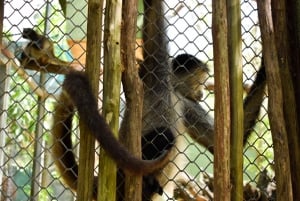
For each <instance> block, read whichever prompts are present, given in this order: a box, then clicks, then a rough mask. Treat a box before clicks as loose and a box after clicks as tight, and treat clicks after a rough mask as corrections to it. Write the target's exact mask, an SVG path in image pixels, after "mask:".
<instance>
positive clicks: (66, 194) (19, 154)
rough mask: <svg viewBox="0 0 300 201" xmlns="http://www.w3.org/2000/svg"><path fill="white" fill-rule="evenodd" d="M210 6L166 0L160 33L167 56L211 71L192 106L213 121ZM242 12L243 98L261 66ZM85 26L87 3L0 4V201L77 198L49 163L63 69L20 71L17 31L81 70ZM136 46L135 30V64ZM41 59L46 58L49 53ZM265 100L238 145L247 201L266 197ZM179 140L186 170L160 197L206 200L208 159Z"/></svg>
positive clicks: (250, 18) (249, 9)
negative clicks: (189, 59) (44, 41)
mask: <svg viewBox="0 0 300 201" xmlns="http://www.w3.org/2000/svg"><path fill="white" fill-rule="evenodd" d="M141 2H142V1H140V2H139V3H141ZM211 3H212V2H211V0H186V1H179V0H178V1H168V0H166V1H165V2H164V17H165V20H166V24H167V26H166V28H165V29H162V31H164V32H165V33H166V35H167V38H168V53H169V55H170V58H174V57H175V56H176V55H180V54H184V53H188V54H190V55H193V56H195V57H197V58H198V59H200V60H201V61H202V62H203V63H205V64H207V66H208V68H209V69H210V71H209V72H208V76H207V79H206V80H205V83H201V84H204V86H205V87H204V88H205V89H204V94H203V96H202V99H201V101H199V103H198V104H199V105H201V107H202V108H203V109H204V110H205V111H206V113H205V115H204V116H203V117H202V118H210V120H213V116H214V89H213V88H214V86H213V48H212V33H211V17H212V8H211ZM241 8H242V13H241V15H242V27H241V31H242V55H243V58H242V61H243V81H244V89H245V96H246V95H247V92H248V90H249V88H250V87H251V86H252V84H253V82H254V80H255V77H256V72H257V71H258V69H259V68H260V65H261V50H262V46H261V37H260V30H259V26H258V16H257V9H256V2H255V1H248V0H245V1H242V2H241ZM63 10H64V11H65V13H64V11H63ZM139 12H141V15H139V16H138V21H137V26H138V28H141V27H142V24H143V17H142V12H143V7H142V6H141V5H139ZM86 22H87V1H81V0H73V1H66V4H65V5H64V6H62V4H60V3H59V1H58V0H50V1H18V0H5V1H4V22H3V23H4V25H3V35H2V37H3V43H2V52H1V64H0V65H1V68H0V74H1V76H0V94H1V95H0V106H1V110H0V111H1V112H0V115H1V116H0V118H1V119H0V120H1V121H0V123H1V130H0V132H1V135H0V149H1V150H0V181H1V183H2V185H1V187H0V192H1V194H0V196H1V200H20V201H23V200H65V201H67V200H75V199H76V194H75V193H74V192H72V191H71V190H70V189H69V188H68V187H67V186H66V185H65V184H64V183H63V181H62V179H61V176H60V174H59V173H58V171H57V169H56V167H55V164H54V160H53V158H52V157H51V156H52V152H51V147H52V141H51V127H52V118H53V112H54V105H55V103H56V102H57V96H58V94H60V92H61V84H62V82H63V80H64V74H65V72H64V70H62V69H58V70H54V71H53V72H52V71H50V72H48V69H47V68H45V67H41V68H39V67H36V66H37V65H38V62H36V61H35V60H31V61H30V62H31V64H30V65H28V66H27V67H26V68H24V66H22V65H23V63H22V62H20V61H21V60H22V57H23V56H24V55H22V51H23V50H24V48H25V47H26V45H27V44H28V40H27V39H26V37H25V38H24V35H23V36H22V33H23V32H24V29H26V28H32V29H34V30H35V31H36V32H38V33H39V34H41V35H45V36H47V37H48V38H49V39H50V40H51V41H53V44H54V50H53V52H54V55H55V57H56V58H57V60H56V62H58V63H59V62H62V61H64V62H62V63H59V64H61V65H67V64H68V65H70V68H73V69H76V70H82V69H83V68H84V65H85V50H86V30H87V23H86ZM141 41H142V40H141V29H138V32H137V40H136V42H137V49H136V57H137V60H139V61H140V60H143V59H146V58H143V55H142V50H141V48H142V47H141V44H142V42H141ZM44 54H52V53H51V51H49V52H46V53H44ZM50 56H51V55H50ZM99 59H100V58H99ZM45 62H46V63H47V62H49V61H45ZM54 64H55V63H54ZM101 68H102V66H101ZM100 83H102V80H100ZM100 86H101V84H100ZM266 98H267V96H265V97H264V99H263V102H262V105H261V110H260V114H259V117H258V118H257V120H256V124H255V127H254V129H253V132H252V133H251V136H250V138H249V139H248V141H247V142H246V144H245V146H244V170H243V171H244V183H245V192H246V194H244V196H245V199H247V200H259V199H260V198H261V197H262V195H263V194H264V195H267V197H268V199H269V200H272V199H273V197H272V187H273V188H274V186H272V185H274V182H273V178H274V170H273V149H272V139H271V134H270V126H269V120H268V115H267V105H266V104H267V101H266ZM99 100H100V102H101V100H102V90H100V92H99ZM153 102H154V101H153ZM124 107H125V98H124V95H123V94H122V95H121V109H120V118H121V120H122V114H123V113H124ZM199 118H200V117H199ZM73 121H74V125H75V126H73V128H72V131H73V133H74V135H73V141H74V144H75V147H74V151H75V153H78V143H79V138H78V134H77V133H78V130H79V129H78V128H77V127H78V126H76V125H78V119H77V118H75V119H74V120H73ZM190 126H195V125H190ZM181 134H182V136H183V138H181V139H182V140H183V141H184V144H185V146H184V148H182V147H181V148H178V157H179V156H180V157H181V158H182V159H183V160H184V161H185V165H184V166H176V164H175V169H176V173H175V174H174V177H170V178H168V180H169V181H171V182H175V183H176V185H175V187H174V188H173V189H171V192H167V191H166V192H165V193H164V194H163V196H162V197H161V198H162V200H173V199H174V200H212V199H213V189H212V186H211V185H212V180H213V177H212V175H213V155H212V154H211V153H210V151H209V150H208V149H207V148H206V147H203V146H201V145H199V144H198V143H197V142H196V141H194V140H193V139H192V138H191V137H189V135H188V134H187V133H181ZM76 136H77V137H76ZM176 157H177V156H176ZM176 157H175V158H176ZM175 158H174V160H175ZM270 188H271V190H270ZM174 192H175V193H174ZM170 196H172V197H170Z"/></svg>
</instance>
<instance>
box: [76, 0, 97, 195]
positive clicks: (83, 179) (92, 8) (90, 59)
mask: <svg viewBox="0 0 300 201" xmlns="http://www.w3.org/2000/svg"><path fill="white" fill-rule="evenodd" d="M102 3H103V1H99V0H89V1H88V22H87V53H86V74H87V76H88V78H89V81H90V83H91V87H92V90H93V93H94V94H95V96H96V97H98V93H99V91H98V90H99V78H100V55H101V54H100V53H101V52H100V51H101V34H102V30H101V24H102ZM94 156H95V139H94V137H93V136H92V135H91V134H90V133H89V130H88V129H87V127H86V126H85V125H84V124H82V123H80V152H79V171H78V184H77V192H78V200H79V201H89V200H92V195H93V190H94V188H93V184H94V161H95V158H94Z"/></svg>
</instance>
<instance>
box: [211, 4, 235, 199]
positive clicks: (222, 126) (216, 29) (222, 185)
mask: <svg viewBox="0 0 300 201" xmlns="http://www.w3.org/2000/svg"><path fill="white" fill-rule="evenodd" d="M212 11H213V12H212V32H213V41H214V43H213V47H214V50H213V53H214V74H215V139H214V141H215V146H214V178H215V179H214V192H215V194H214V196H215V197H214V200H216V201H221V200H222V201H229V200H230V190H231V185H230V162H229V160H230V88H229V67H228V45H227V42H228V41H227V12H226V0H219V1H213V2H212Z"/></svg>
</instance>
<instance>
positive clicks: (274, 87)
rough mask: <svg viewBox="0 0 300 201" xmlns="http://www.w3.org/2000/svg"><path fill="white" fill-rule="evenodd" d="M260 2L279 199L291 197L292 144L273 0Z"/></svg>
mask: <svg viewBox="0 0 300 201" xmlns="http://www.w3.org/2000/svg"><path fill="white" fill-rule="evenodd" d="M257 6H258V17H259V23H260V29H261V33H262V43H263V56H264V62H265V66H266V75H267V84H268V94H269V103H268V104H269V108H268V113H269V119H270V126H271V132H272V139H273V145H274V160H275V174H276V200H278V201H279V200H286V201H292V200H293V193H292V183H291V172H290V159H289V148H288V140H287V133H286V125H285V119H284V113H283V97H282V96H283V95H282V84H281V77H280V70H279V62H278V59H279V58H278V54H277V50H276V43H275V33H274V27H273V20H272V14H271V0H260V1H257Z"/></svg>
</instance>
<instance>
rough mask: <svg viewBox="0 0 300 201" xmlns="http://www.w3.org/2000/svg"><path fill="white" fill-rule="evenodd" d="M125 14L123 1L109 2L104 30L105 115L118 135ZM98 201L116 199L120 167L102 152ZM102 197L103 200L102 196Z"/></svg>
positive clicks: (107, 3)
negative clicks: (122, 20) (122, 16)
mask: <svg viewBox="0 0 300 201" xmlns="http://www.w3.org/2000/svg"><path fill="white" fill-rule="evenodd" d="M121 13H122V1H121V0H115V1H106V8H105V28H104V29H105V30H104V66H105V69H104V79H103V115H104V116H105V117H106V121H107V123H108V124H109V125H110V127H111V129H112V131H113V133H115V135H116V136H117V133H118V130H119V106H120V86H121V61H120V60H121V59H120V57H121V54H120V38H121ZM99 162H100V168H99V172H100V175H99V182H101V185H99V188H98V200H101V201H107V200H115V198H116V165H115V163H114V161H113V160H112V159H111V158H110V157H109V156H108V155H107V154H106V153H105V151H104V150H101V151H100V161H99ZM100 196H101V197H100Z"/></svg>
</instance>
